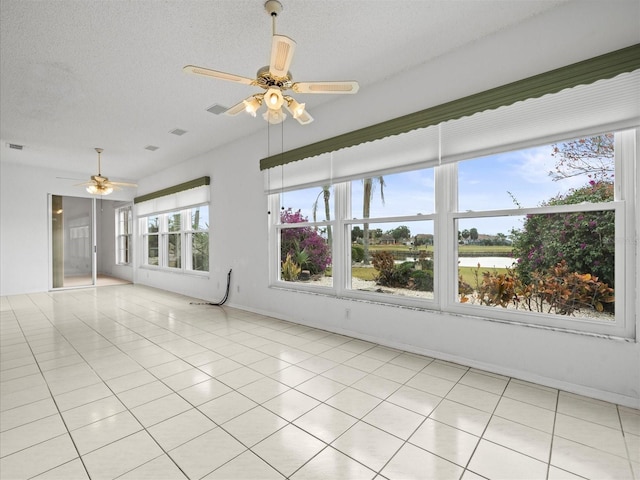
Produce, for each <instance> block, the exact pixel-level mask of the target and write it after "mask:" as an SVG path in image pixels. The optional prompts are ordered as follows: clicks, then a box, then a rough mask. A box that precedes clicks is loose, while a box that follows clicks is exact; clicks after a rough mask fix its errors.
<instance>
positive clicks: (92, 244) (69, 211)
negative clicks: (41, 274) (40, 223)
mask: <svg viewBox="0 0 640 480" xmlns="http://www.w3.org/2000/svg"><path fill="white" fill-rule="evenodd" d="M50 205H51V209H50V213H51V215H50V222H51V288H52V289H56V288H74V287H88V286H92V285H95V284H96V251H97V249H96V241H95V221H94V218H95V200H94V199H92V198H81V197H70V196H62V195H50Z"/></svg>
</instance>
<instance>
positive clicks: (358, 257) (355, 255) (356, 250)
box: [351, 243, 364, 263]
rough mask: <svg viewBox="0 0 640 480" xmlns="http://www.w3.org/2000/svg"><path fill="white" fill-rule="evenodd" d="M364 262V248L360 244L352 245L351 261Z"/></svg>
mask: <svg viewBox="0 0 640 480" xmlns="http://www.w3.org/2000/svg"><path fill="white" fill-rule="evenodd" d="M363 260H364V247H363V246H362V245H360V244H357V243H354V244H352V245H351V261H352V262H358V263H360V262H362V261H363Z"/></svg>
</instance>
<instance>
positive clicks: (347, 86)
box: [183, 0, 359, 125]
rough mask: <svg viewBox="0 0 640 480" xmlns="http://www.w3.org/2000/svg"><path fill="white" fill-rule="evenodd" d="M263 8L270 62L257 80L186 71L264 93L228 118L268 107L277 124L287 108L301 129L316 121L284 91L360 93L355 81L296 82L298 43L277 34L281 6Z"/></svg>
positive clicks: (272, 3)
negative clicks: (268, 20) (293, 63)
mask: <svg viewBox="0 0 640 480" xmlns="http://www.w3.org/2000/svg"><path fill="white" fill-rule="evenodd" d="M264 8H265V10H266V11H267V13H269V15H271V18H272V41H271V59H270V61H269V65H267V66H264V67H262V68H260V69H259V70H258V73H257V74H256V78H255V79H254V78H249V77H242V76H240V75H234V74H232V73H225V72H219V71H217V70H211V69H209V68H204V67H197V66H195V65H187V66H185V67H184V68H183V70H184V71H185V72H187V73H192V74H196V75H204V76H207V77H213V78H217V79H219V80H227V81H230V82H236V83H241V84H244V85H252V86H256V87H260V88H262V89H263V90H265V91H264V92H262V93H257V94H254V95H251V96H250V97H247V98H246V99H245V100H243V101H241V102H240V103H238V104H236V105H234V106H233V107H231V108H229V109H227V110H226V111H225V112H224V113H225V114H226V115H237V114H238V113H240V112H242V111H246V112H247V113H249V114H250V115H251V116H253V117H255V116H256V112H257V111H258V109H259V108H260V107H261V106H262V104H265V105H266V107H267V110H266V112H265V113H264V114H263V118H264V119H265V120H266V121H267V122H269V123H271V124H277V123H281V122H282V121H284V119H285V118H286V117H287V115H286V114H285V113H284V112H283V111H282V107H283V106H284V108H286V109H287V110H288V111H289V113H291V115H293V118H295V119H296V120H298V122H300V123H301V124H302V125H306V124H308V123H311V122H312V121H313V117H312V116H311V115H309V113H308V112H307V111H306V110H305V104H304V103H298V102H297V101H296V100H295V99H294V98H293V97H292V96H290V95H287V94H285V93H284V92H285V91H287V90H293V91H294V92H296V93H329V94H336V93H337V94H352V93H356V92H357V91H358V88H359V85H358V82H355V81H333V82H293V79H292V76H291V72H289V66H290V65H291V60H292V59H293V53H294V51H295V48H296V42H295V41H294V40H293V39H291V38H289V37H287V36H285V35H277V34H276V17H277V16H278V14H279V13H280V12H281V11H282V4H281V3H280V2H279V1H278V0H267V2H266V3H265V4H264Z"/></svg>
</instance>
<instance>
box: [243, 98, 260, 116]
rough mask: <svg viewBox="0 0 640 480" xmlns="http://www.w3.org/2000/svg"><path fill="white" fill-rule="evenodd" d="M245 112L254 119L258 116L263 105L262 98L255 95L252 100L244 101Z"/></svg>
mask: <svg viewBox="0 0 640 480" xmlns="http://www.w3.org/2000/svg"><path fill="white" fill-rule="evenodd" d="M242 103H244V110H245V112H247V113H248V114H249V115H251V116H252V117H255V116H256V112H257V111H258V109H259V108H260V106H261V105H262V98H260V96H259V95H254V96H253V97H251V98H250V99H247V100H244V101H243V102H242Z"/></svg>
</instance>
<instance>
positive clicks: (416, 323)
mask: <svg viewBox="0 0 640 480" xmlns="http://www.w3.org/2000/svg"><path fill="white" fill-rule="evenodd" d="M612 5H615V6H612ZM624 5H625V8H618V4H617V3H616V2H613V3H612V4H610V3H607V2H589V1H584V2H569V3H568V4H567V5H566V7H563V8H561V9H559V10H554V12H553V15H550V16H549V15H547V16H544V15H543V16H540V17H535V18H533V19H531V20H530V21H529V22H527V23H524V24H522V25H519V26H518V28H516V29H512V30H509V31H504V32H501V33H500V34H498V35H495V36H493V37H489V38H486V39H479V40H478V41H477V42H476V43H474V44H473V45H470V46H468V47H467V48H465V49H461V50H457V51H455V52H451V54H450V55H447V56H444V57H441V58H439V59H436V60H435V61H434V62H432V63H430V64H426V65H424V66H422V67H420V68H418V69H415V70H413V71H408V72H405V73H404V74H403V75H401V76H399V77H397V78H394V79H392V80H390V81H388V82H385V83H381V84H378V85H373V86H367V87H364V88H362V89H361V90H360V92H359V93H358V95H355V96H340V98H337V99H336V101H334V102H332V103H329V104H325V105H324V106H323V107H321V108H318V109H317V110H315V111H314V114H315V115H314V116H315V117H316V119H317V120H316V122H314V123H312V124H311V125H309V126H307V127H300V126H298V125H297V124H296V123H295V122H291V121H289V122H288V123H287V125H286V130H285V132H286V133H285V146H284V149H286V150H288V149H290V148H293V147H296V146H300V145H304V144H308V143H311V142H314V141H318V140H322V139H325V138H328V137H331V136H333V135H337V134H340V133H344V132H346V131H350V130H354V129H356V128H359V127H364V126H367V125H371V124H373V123H377V122H380V121H384V120H387V119H390V118H394V117H397V116H400V115H403V114H407V113H411V112H414V111H417V110H420V109H423V108H427V107H429V106H433V105H436V104H439V103H442V102H445V101H448V100H452V99H455V98H459V97H461V96H464V95H468V94H470V93H474V92H478V91H482V90H485V89H488V88H491V87H495V86H499V85H502V84H505V83H508V82H511V81H514V80H517V79H520V78H524V77H527V76H530V75H533V74H536V73H541V72H544V71H547V70H550V69H553V68H557V67H560V66H563V65H566V64H569V63H573V62H576V61H579V60H583V59H587V58H591V57H593V56H595V55H598V54H602V53H606V52H609V51H613V50H616V49H618V48H622V47H625V46H628V45H631V44H635V43H638V42H640V38H639V36H640V33H639V32H638V29H637V18H638V4H637V3H630V2H627V3H625V4H624ZM629 5H632V7H631V8H629ZM416 48H428V46H416ZM407 92H409V93H407ZM234 120H235V119H234ZM230 121H231V120H230ZM247 121H250V120H247ZM254 121H262V120H261V119H260V117H258V118H257V119H256V120H254ZM238 125H239V126H240V125H242V122H238ZM239 128H241V127H239ZM265 130H266V124H265ZM278 132H279V130H278ZM278 147H279V145H278ZM273 148H276V147H273V143H272V149H273ZM276 151H277V150H276ZM271 153H276V152H275V151H271V152H268V151H267V139H266V134H265V133H261V134H258V135H254V136H252V137H249V138H247V139H244V140H243V141H242V142H237V143H234V144H230V145H227V146H225V147H224V148H221V149H218V150H216V151H214V152H210V153H207V154H205V155H202V156H200V157H197V158H193V159H186V158H185V159H182V160H184V163H181V164H179V165H178V166H176V167H173V168H171V169H168V170H166V171H163V172H159V173H157V174H155V175H153V176H151V177H148V178H146V179H142V180H141V181H140V182H139V185H140V186H139V189H138V192H139V194H145V193H149V192H152V191H155V190H158V189H161V188H165V187H168V186H170V185H175V184H177V183H180V182H183V181H187V180H191V179H194V178H197V177H200V176H203V175H209V176H210V177H211V219H210V225H211V234H210V242H211V244H210V255H211V258H210V265H211V272H210V275H209V277H208V278H199V277H188V276H183V275H180V276H178V275H175V274H170V273H162V272H157V271H149V270H144V269H135V271H134V281H135V282H136V283H141V284H146V285H151V286H154V287H158V288H163V289H166V290H170V291H174V292H178V293H183V294H186V295H190V296H193V297H196V298H201V299H206V300H212V301H213V300H219V299H220V298H221V297H222V296H223V294H224V288H225V283H226V275H227V271H228V270H229V268H232V269H233V275H232V290H231V295H230V298H229V305H230V306H235V307H238V308H243V309H247V310H251V311H256V312H261V313H265V314H268V315H272V316H275V317H278V318H283V319H287V320H291V321H295V322H299V323H303V324H306V325H313V326H316V327H319V328H324V329H327V330H331V331H337V332H343V333H348V334H351V335H354V336H356V337H360V338H364V339H367V340H371V341H374V342H378V343H381V344H385V345H390V346H396V347H400V348H405V349H407V350H410V351H414V352H418V353H426V354H428V355H432V356H435V357H438V358H443V359H448V360H453V361H457V362H460V363H463V364H466V365H471V366H477V367H480V368H484V369H487V370H490V371H494V372H497V373H503V374H507V375H512V376H515V377H518V378H522V379H526V380H531V381H535V382H539V383H542V384H546V385H550V386H554V387H558V388H564V389H566V390H569V391H574V392H577V393H581V394H585V395H591V396H594V397H597V398H602V399H605V400H610V401H614V402H618V403H622V404H625V405H630V406H635V407H640V346H639V344H638V343H634V342H624V341H615V340H605V339H600V338H594V337H589V336H585V335H577V334H569V333H561V332H554V331H550V330H542V329H537V328H530V327H524V326H517V325H510V324H502V323H496V322H489V321H486V320H480V319H474V318H468V317H463V316H454V315H447V314H442V313H439V312H430V311H414V310H410V309H403V308H398V307H392V306H383V305H377V304H375V305H374V304H369V303H365V302H355V301H348V300H344V299H337V298H331V297H325V296H318V295H309V294H301V293H295V292H291V291H284V290H278V289H273V288H269V287H268V241H267V240H268V235H267V201H266V197H265V195H264V194H263V176H262V173H261V172H260V171H259V165H258V161H259V159H260V158H262V157H265V156H268V155H269V154H271ZM33 173H34V172H28V171H25V170H22V169H20V168H18V167H15V166H7V165H5V164H2V193H1V195H2V197H1V200H2V201H1V204H0V205H1V208H2V211H1V212H2V224H1V232H0V235H1V237H0V242H1V256H2V258H1V260H2V277H1V279H2V284H1V285H0V287H1V288H0V290H1V292H2V294H3V295H6V294H12V293H22V292H35V291H43V290H46V289H47V282H46V265H47V261H48V259H47V242H46V224H47V219H46V192H47V191H48V188H49V187H48V185H47V178H36V179H35V181H34V180H33V179H32V178H30V177H31V175H33ZM50 174H51V173H50ZM7 176H10V177H11V178H10V179H8V178H7ZM49 178H51V177H49ZM27 184H28V185H30V186H33V185H34V184H35V186H34V187H33V188H32V187H30V189H29V191H27V189H26V188H24V185H27ZM33 192H35V193H33ZM26 232H28V235H25V233H26ZM136 254H137V252H136ZM347 307H348V308H350V310H351V315H350V318H349V319H347V318H346V316H345V308H347ZM634 317H635V316H634Z"/></svg>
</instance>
